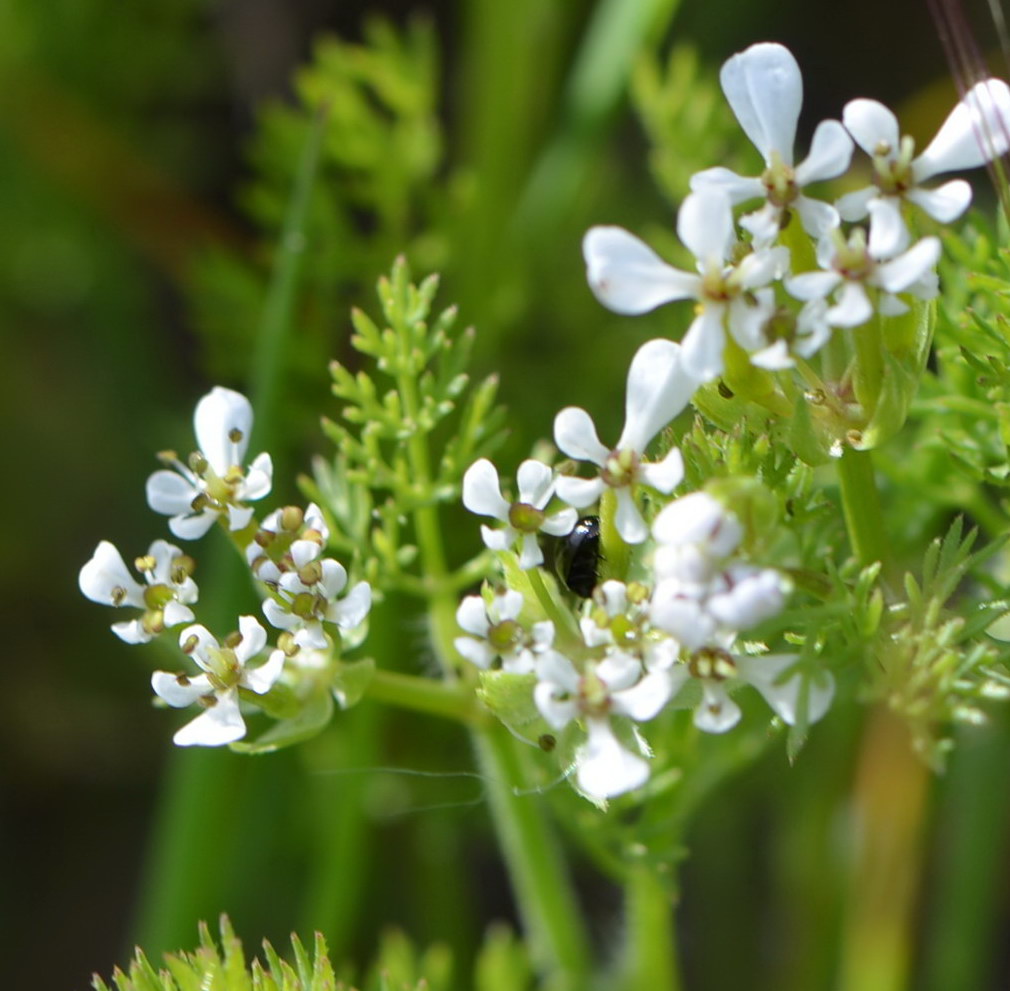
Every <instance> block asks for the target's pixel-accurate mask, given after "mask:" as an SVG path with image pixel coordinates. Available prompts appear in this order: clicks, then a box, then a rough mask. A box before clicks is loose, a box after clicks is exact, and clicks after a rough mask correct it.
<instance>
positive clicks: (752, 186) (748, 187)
mask: <svg viewBox="0 0 1010 991" xmlns="http://www.w3.org/2000/svg"><path fill="white" fill-rule="evenodd" d="M704 189H719V190H721V191H722V192H724V193H725V194H726V195H727V196H728V197H729V201H730V203H732V204H733V205H734V206H735V205H736V204H737V203H745V202H746V201H747V200H753V199H757V198H758V197H759V196H764V195H765V186H764V183H763V182H762V181H761V180H760V179H758V178H756V177H755V178H747V177H746V176H740V175H737V174H736V173H735V172H731V171H730V170H729V169H727V168H724V167H723V166H721V165H717V166H715V167H714V168H711V169H703V170H702V171H701V172H695V174H694V175H693V176H691V192H692V193H700V192H701V191H702V190H704Z"/></svg>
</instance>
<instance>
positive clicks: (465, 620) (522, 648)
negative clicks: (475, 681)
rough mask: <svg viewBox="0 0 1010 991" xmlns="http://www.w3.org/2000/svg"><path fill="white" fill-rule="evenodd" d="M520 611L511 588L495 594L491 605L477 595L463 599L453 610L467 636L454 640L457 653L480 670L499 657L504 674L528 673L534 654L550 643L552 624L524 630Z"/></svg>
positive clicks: (544, 622)
mask: <svg viewBox="0 0 1010 991" xmlns="http://www.w3.org/2000/svg"><path fill="white" fill-rule="evenodd" d="M522 608H523V596H522V593H521V592H518V591H516V590H515V589H511V588H510V589H506V590H505V591H504V592H501V593H499V594H497V595H495V596H494V598H493V600H492V601H491V602H490V603H488V602H485V600H484V598H483V597H482V596H480V595H468V596H466V598H464V599H463V601H462V602H461V603H460V604H459V608H458V609H457V610H456V622H457V624H458V625H459V627H460V629H462V630H465V631H466V632H467V633H469V634H470V636H466V637H457V638H456V639H455V641H454V643H455V646H456V650H458V651H459V653H460V654H462V655H463V657H465V658H466V659H467V660H468V661H469V662H470V663H471V664H474V665H476V666H477V667H479V668H481V669H483V670H487V669H489V668H490V667H491V665H492V664H493V663H494V661H495V659H496V658H501V662H502V665H501V666H502V670H503V671H507V672H509V673H510V674H528V673H529V672H530V671H532V670H533V664H534V655H535V653H539V652H541V651H543V650H546V649H547V648H548V647H550V645H551V643H552V642H553V640H554V624H553V623H551V622H550V621H549V620H542V621H541V622H538V623H534V624H532V626H531V627H530V629H529V630H527V629H526V628H525V627H524V626H523V625H522V623H520V622H519V614H520V613H521V612H522Z"/></svg>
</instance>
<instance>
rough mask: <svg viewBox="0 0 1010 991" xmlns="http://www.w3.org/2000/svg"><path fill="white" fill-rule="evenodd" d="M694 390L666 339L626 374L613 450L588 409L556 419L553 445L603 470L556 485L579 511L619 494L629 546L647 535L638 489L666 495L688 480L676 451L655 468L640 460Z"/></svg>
mask: <svg viewBox="0 0 1010 991" xmlns="http://www.w3.org/2000/svg"><path fill="white" fill-rule="evenodd" d="M696 388H697V382H696V381H695V380H694V379H693V378H692V377H691V376H690V375H688V374H687V373H686V372H685V371H684V368H683V365H682V362H681V349H680V347H679V345H677V344H675V343H674V342H673V341H664V340H655V341H648V342H647V343H645V344H643V345H642V346H641V347H640V348H639V349H638V352H637V353H636V354H635V357H634V358H633V359H632V361H631V368H630V369H629V370H628V388H627V394H626V396H625V406H624V409H625V416H624V430H623V431H622V432H621V436H620V438H619V439H618V441H617V445H616V446H615V447H614V448H613V449H612V450H608V449H607V448H606V447H604V445H603V444H602V443H601V442H600V439H599V437H598V436H597V434H596V427H595V426H594V424H593V420H592V418H591V417H590V415H589V414H588V413H587V412H586V411H585V410H584V409H579V408H578V407H577V406H569V407H567V408H566V409H563V410H562V411H561V412H560V413H558V415H557V416H556V417H555V419H554V442H555V443H556V444H557V445H558V448H559V449H560V450H561V451H563V452H564V453H565V454H567V455H568V457H570V458H574V459H575V460H576V461H589V462H590V463H592V464H594V465H596V466H597V467H598V468H599V469H600V472H599V474H598V475H597V477H596V478H592V479H589V478H576V477H574V476H571V475H562V476H561V477H560V478H558V480H557V483H556V488H557V493H558V495H559V496H560V497H561V498H562V499H563V500H564V501H565V502H567V503H568V504H569V505H572V506H575V507H577V508H579V509H581V508H583V507H585V506H589V505H590V504H592V503H594V502H596V500H597V499H599V498H600V496H601V495H602V494H603V493H604V491H606V489H607V488H608V487H609V488H612V489H613V490H614V492H615V493H616V495H617V513H616V517H615V524H616V526H617V532H618V533H619V534H620V535H621V539H622V540H625V541H626V542H627V543H629V544H640V543H641V542H642V541H643V540H645V538H646V537H647V536H648V533H649V530H648V527H647V526H646V524H645V521H644V520H643V519H642V514H641V513H640V512H639V511H638V507H637V506H636V505H635V497H634V491H635V487H636V486H637V485H639V484H643V483H644V484H645V485H651V486H652V487H653V488H654V489H656V490H657V491H659V492H663V493H668V492H672V491H673V489H674V488H675V487H676V486H677V485H678V484H679V483H680V480H681V478H683V476H684V463H683V460H682V458H681V456H680V451H678V450H677V449H676V448H672V449H671V450H670V451H669V453H668V454H667V455H666V457H664V458H663V460H662V461H660V462H658V463H656V464H647V463H646V462H644V461H643V460H642V458H643V456H644V454H645V449H646V448H647V447H648V446H649V443H650V441H651V440H652V439H653V437H655V436H656V434H658V433H659V431H660V430H662V429H663V427H665V426H666V425H667V424H668V423H669V422H670V421H671V420H672V419H673V418H674V417H675V416H676V415H677V414H678V413H680V411H681V410H682V409H684V407H685V406H686V405H687V404H688V402H689V401H690V399H691V396H692V395H694V391H695V389H696Z"/></svg>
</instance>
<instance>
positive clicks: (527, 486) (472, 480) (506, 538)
mask: <svg viewBox="0 0 1010 991" xmlns="http://www.w3.org/2000/svg"><path fill="white" fill-rule="evenodd" d="M516 482H517V484H518V486H519V498H518V499H516V501H515V502H512V503H510V502H509V501H508V500H506V499H505V498H504V497H503V496H502V494H501V484H500V482H499V480H498V469H497V468H495V466H494V465H493V464H492V463H491V462H490V461H488V459H487V458H481V459H480V460H478V461H475V462H474V463H473V464H472V465H470V467H469V468H468V469H467V471H466V474H465V475H464V476H463V505H464V506H466V508H467V509H469V510H470V512H471V513H476V514H477V515H479V516H491V517H493V518H494V519H497V520H501V522H502V523H504V524H505V526H504V527H502V528H501V529H497V530H495V529H492V528H491V527H488V526H481V528H480V532H481V536H482V537H483V539H484V545H485V546H486V547H488V548H490V549H491V550H493V551H504V550H508V549H509V548H511V547H513V546H514V545H515V544H516V543H517V542H518V543H519V546H520V549H519V567H521V568H522V569H523V570H528V569H529V568H536V567H538V566H539V565H541V564H543V563H544V555H543V551H542V550H541V549H540V545H539V543H538V542H537V534H538V533H546V534H550V535H551V536H552V537H563V536H565V535H566V534H568V533H571V531H572V527H574V526H575V524H576V522H577V521H578V513H576V512H575V510H574V509H571V508H567V507H566V508H565V509H562V510H560V511H559V512H557V513H554V514H552V515H550V516H548V515H547V514H546V513H545V512H544V508H545V507H546V506H547V504H548V503H549V502H550V501H551V496H553V495H554V472H553V471H552V470H551V469H550V468H549V467H548V466H547V465H545V464H543V463H541V462H540V461H534V460H532V459H530V460H527V461H524V462H523V463H522V464H521V465H520V466H519V471H518V473H517V475H516Z"/></svg>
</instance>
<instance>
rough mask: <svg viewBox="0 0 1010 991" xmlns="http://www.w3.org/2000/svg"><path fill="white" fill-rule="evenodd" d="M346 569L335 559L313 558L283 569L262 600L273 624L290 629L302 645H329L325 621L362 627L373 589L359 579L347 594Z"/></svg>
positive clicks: (264, 611) (280, 628) (347, 626)
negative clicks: (291, 568)
mask: <svg viewBox="0 0 1010 991" xmlns="http://www.w3.org/2000/svg"><path fill="white" fill-rule="evenodd" d="M346 585H347V570H346V569H345V568H344V566H343V565H342V564H341V563H340V562H339V561H336V560H334V559H333V558H330V557H327V558H323V559H321V560H319V559H312V560H310V561H309V562H308V563H307V564H305V565H304V566H302V567H300V568H296V569H293V570H289V571H283V572H282V573H281V575H280V577H279V578H278V579H277V581H276V583H275V584H271V586H270V587H271V590H272V593H273V594H272V595H271V596H270V597H269V598H267V599H265V600H264V602H263V615H264V616H266V618H267V620H268V622H269V623H270V625H271V626H274V627H276V628H277V629H279V630H287V631H288V632H289V633H291V634H292V635H293V636H294V642H295V643H296V644H298V646H299V647H317V648H323V647H328V646H330V641H329V639H328V637H327V634H326V633H325V632H324V629H323V623H333V624H335V625H336V626H338V627H340V628H341V629H342V630H345V631H349V630H353V629H354V628H355V627H357V626H360V625H361V624H362V623H363V622H364V621H365V617H366V616H367V615H368V612H369V610H370V609H371V607H372V588H371V586H370V585H369V584H368V582H364V581H362V582H358V583H357V585H355V586H354V587H353V588H351V589H350V590H349V591H348V592H347V594H346V595H345V596H344V597H343V598H340V593H341V592H343V591H344V588H345V587H346Z"/></svg>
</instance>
